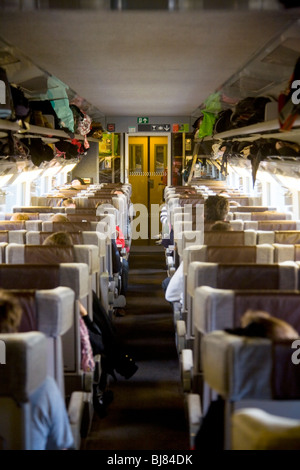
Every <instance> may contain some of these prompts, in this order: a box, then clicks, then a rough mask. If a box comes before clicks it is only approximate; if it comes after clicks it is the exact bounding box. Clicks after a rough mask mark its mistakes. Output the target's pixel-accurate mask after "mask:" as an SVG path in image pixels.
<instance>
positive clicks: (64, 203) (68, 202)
mask: <svg viewBox="0 0 300 470" xmlns="http://www.w3.org/2000/svg"><path fill="white" fill-rule="evenodd" d="M61 207H76V204H75V201H74V199H72V198H71V197H67V198H66V199H63V200H62V203H61Z"/></svg>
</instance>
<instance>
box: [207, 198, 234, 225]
mask: <svg viewBox="0 0 300 470" xmlns="http://www.w3.org/2000/svg"><path fill="white" fill-rule="evenodd" d="M228 211H229V201H228V199H227V198H226V197H224V196H219V195H215V196H208V198H207V199H206V200H205V202H204V218H205V221H206V222H216V221H218V220H225V218H226V216H227V214H228Z"/></svg>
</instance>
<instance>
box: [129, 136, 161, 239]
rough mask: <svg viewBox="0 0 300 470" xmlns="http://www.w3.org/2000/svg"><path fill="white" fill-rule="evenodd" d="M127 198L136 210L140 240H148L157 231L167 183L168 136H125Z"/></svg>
mask: <svg viewBox="0 0 300 470" xmlns="http://www.w3.org/2000/svg"><path fill="white" fill-rule="evenodd" d="M128 145H129V149H128V150H129V183H130V184H131V185H132V196H131V201H132V203H133V204H134V205H135V206H136V207H140V208H141V209H143V208H142V207H141V206H138V205H139V204H141V205H143V207H144V208H145V211H143V210H142V212H139V218H140V222H141V223H140V225H141V227H140V229H141V237H140V238H142V239H144V240H145V239H148V240H149V242H150V240H152V242H153V243H154V239H153V236H154V235H156V234H158V232H159V231H160V224H159V218H158V212H159V206H160V205H161V204H162V202H163V190H164V187H165V185H166V183H167V160H168V137H166V136H162V137H151V136H149V137H129V141H128Z"/></svg>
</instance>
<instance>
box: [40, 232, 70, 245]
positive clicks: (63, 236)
mask: <svg viewBox="0 0 300 470" xmlns="http://www.w3.org/2000/svg"><path fill="white" fill-rule="evenodd" d="M43 245H60V246H70V245H71V246H72V245H73V240H72V236H71V235H70V234H69V233H68V232H54V233H52V234H51V235H49V236H48V237H47V238H45V240H44V242H43Z"/></svg>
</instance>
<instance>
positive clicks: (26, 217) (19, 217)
mask: <svg viewBox="0 0 300 470" xmlns="http://www.w3.org/2000/svg"><path fill="white" fill-rule="evenodd" d="M10 220H14V221H22V220H29V215H27V214H23V213H22V212H15V213H14V214H13V215H12V216H11V218H10Z"/></svg>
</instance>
